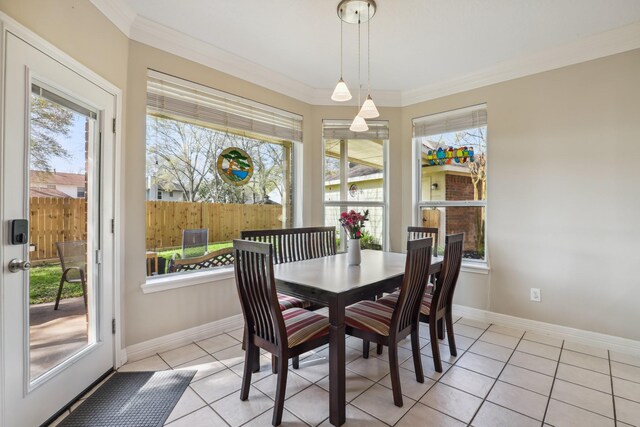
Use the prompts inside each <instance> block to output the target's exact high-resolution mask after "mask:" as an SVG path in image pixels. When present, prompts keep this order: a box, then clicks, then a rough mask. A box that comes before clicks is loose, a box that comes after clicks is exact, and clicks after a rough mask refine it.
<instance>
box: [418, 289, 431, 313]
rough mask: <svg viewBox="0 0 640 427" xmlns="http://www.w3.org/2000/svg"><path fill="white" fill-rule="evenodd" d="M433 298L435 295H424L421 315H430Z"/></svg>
mask: <svg viewBox="0 0 640 427" xmlns="http://www.w3.org/2000/svg"><path fill="white" fill-rule="evenodd" d="M431 298H433V295H431V294H424V298H422V306H421V307H420V314H424V315H425V316H428V315H429V312H430V311H431Z"/></svg>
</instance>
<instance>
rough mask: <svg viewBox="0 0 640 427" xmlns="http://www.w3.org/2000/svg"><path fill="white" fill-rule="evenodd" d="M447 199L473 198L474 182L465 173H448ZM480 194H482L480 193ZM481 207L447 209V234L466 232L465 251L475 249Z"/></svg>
mask: <svg viewBox="0 0 640 427" xmlns="http://www.w3.org/2000/svg"><path fill="white" fill-rule="evenodd" d="M445 183H446V185H445V193H446V200H473V182H472V181H471V177H469V176H464V175H451V174H447V175H446V181H445ZM479 195H481V194H480V193H479ZM481 209H482V208H479V207H448V208H447V210H446V234H454V233H460V232H462V233H464V246H463V251H465V252H466V251H475V250H477V248H476V221H477V218H478V215H480V214H481Z"/></svg>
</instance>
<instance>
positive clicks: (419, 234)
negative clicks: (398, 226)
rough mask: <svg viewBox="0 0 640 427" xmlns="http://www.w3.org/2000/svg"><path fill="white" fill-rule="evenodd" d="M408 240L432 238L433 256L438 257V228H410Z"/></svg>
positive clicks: (408, 229)
mask: <svg viewBox="0 0 640 427" xmlns="http://www.w3.org/2000/svg"><path fill="white" fill-rule="evenodd" d="M407 234H408V235H407V238H408V240H416V239H424V238H426V237H431V238H432V239H433V251H432V254H433V256H438V228H437V227H409V228H407Z"/></svg>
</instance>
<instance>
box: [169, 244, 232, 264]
mask: <svg viewBox="0 0 640 427" xmlns="http://www.w3.org/2000/svg"><path fill="white" fill-rule="evenodd" d="M231 246H233V242H218V243H210V244H209V252H214V251H217V250H218V249H222V248H229V247H231ZM174 254H178V257H180V256H181V255H182V247H177V248H171V249H168V250H165V251H160V252H158V258H165V259H166V260H167V262H168V261H169V260H170V259H171V258H172V257H173V255H174Z"/></svg>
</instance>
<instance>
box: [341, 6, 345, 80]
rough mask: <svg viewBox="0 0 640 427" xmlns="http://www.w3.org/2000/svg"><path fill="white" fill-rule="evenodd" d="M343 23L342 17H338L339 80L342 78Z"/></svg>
mask: <svg viewBox="0 0 640 427" xmlns="http://www.w3.org/2000/svg"><path fill="white" fill-rule="evenodd" d="M343 24H344V21H343V20H342V17H340V80H342V57H343V54H342V26H343Z"/></svg>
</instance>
